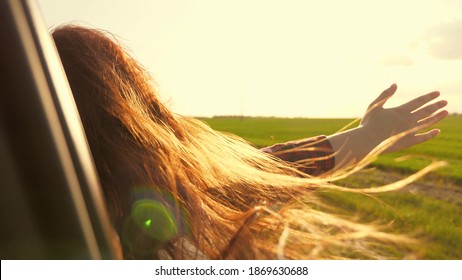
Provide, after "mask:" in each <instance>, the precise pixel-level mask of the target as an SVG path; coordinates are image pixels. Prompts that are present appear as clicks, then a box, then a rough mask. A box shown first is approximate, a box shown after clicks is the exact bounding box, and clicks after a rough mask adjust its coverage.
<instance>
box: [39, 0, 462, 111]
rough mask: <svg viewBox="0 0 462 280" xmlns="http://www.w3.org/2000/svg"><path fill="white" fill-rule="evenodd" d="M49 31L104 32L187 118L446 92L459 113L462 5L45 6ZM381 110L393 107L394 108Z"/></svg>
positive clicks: (58, 2) (208, 0)
mask: <svg viewBox="0 0 462 280" xmlns="http://www.w3.org/2000/svg"><path fill="white" fill-rule="evenodd" d="M39 6H40V8H41V10H42V14H43V16H44V19H45V22H46V24H47V26H48V27H49V28H53V27H56V26H59V25H61V24H64V23H74V24H81V25H85V26H89V27H93V28H98V29H104V30H107V31H110V32H111V33H113V34H115V35H116V36H117V38H118V40H119V41H120V42H121V43H122V44H123V45H124V46H125V47H126V48H127V49H128V50H129V51H130V53H131V54H132V55H133V56H134V57H135V58H136V59H137V60H138V61H139V62H140V63H141V64H142V65H143V66H144V67H145V68H146V69H147V70H148V71H149V72H150V74H151V75H152V76H153V78H154V79H155V81H156V83H157V85H158V87H159V94H160V96H161V100H163V101H164V102H166V103H167V105H168V106H169V107H170V108H171V109H172V110H173V111H175V112H176V113H179V114H182V115H188V116H208V117H210V116H214V115H241V114H243V115H247V116H277V117H311V118H339V117H361V116H362V115H363V113H364V111H365V109H366V108H367V106H368V105H369V103H370V102H372V100H374V99H375V98H376V97H377V95H378V94H379V93H380V92H382V91H383V90H384V89H385V88H387V87H389V86H390V85H391V84H392V83H397V84H398V91H397V93H396V94H395V96H394V97H393V98H392V99H390V100H389V102H388V103H387V106H388V107H393V106H397V105H399V104H402V103H404V102H406V101H409V100H411V99H413V98H415V97H417V96H419V95H421V94H424V93H427V92H431V91H434V90H439V91H440V92H441V94H442V96H441V98H442V99H446V100H447V101H448V102H449V105H448V106H447V109H448V111H449V112H451V113H453V112H459V113H462V1H460V0H426V1H421V0H407V1H403V0H387V1H367V0H349V1H342V0H336V1H334V0H325V1H311V0H306V1H302V0H299V1H297V0H284V1H283V0H280V1H271V0H233V1H225V0H222V1H221V0H194V1H193V0H191V1H188V0H169V1H165V0H149V1H148V0H132V1H128V0H126V1H119V0H67V1H62V0H40V1H39ZM387 106H386V107H387Z"/></svg>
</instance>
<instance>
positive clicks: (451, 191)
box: [202, 116, 462, 259]
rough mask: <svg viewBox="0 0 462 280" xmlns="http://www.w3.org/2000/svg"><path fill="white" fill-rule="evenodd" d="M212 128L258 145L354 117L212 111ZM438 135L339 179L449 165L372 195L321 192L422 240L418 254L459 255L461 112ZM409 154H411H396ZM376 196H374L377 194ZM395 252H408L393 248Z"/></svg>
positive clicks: (354, 182)
mask: <svg viewBox="0 0 462 280" xmlns="http://www.w3.org/2000/svg"><path fill="white" fill-rule="evenodd" d="M202 120H203V121H205V122H206V123H208V124H209V125H210V126H211V127H212V128H214V129H216V130H219V131H226V132H231V133H233V134H236V135H239V136H241V137H242V138H244V139H246V140H247V141H249V142H251V143H252V144H253V145H255V146H257V147H263V146H268V145H272V144H274V143H280V142H284V141H289V140H295V139H301V138H306V137H310V136H316V135H320V134H324V135H329V134H332V133H335V132H337V131H339V130H340V129H341V128H343V127H344V126H345V125H347V124H349V123H351V122H352V121H354V120H352V119H302V118H299V119H283V118H247V117H246V118H239V117H215V118H207V119H202ZM437 127H438V128H440V129H441V131H442V132H441V134H440V135H438V137H437V138H435V139H433V140H432V141H429V142H427V143H423V144H421V145H418V146H415V147H412V148H411V149H408V150H405V151H402V152H399V153H393V154H387V155H381V156H380V157H379V158H378V160H377V161H376V162H374V163H373V164H372V167H373V168H374V169H368V170H365V171H364V172H360V173H358V174H355V175H354V176H351V177H350V178H347V179H345V180H342V181H340V182H338V184H340V185H343V186H347V187H371V186H377V185H383V184H386V183H389V182H392V181H395V180H399V179H400V178H403V177H405V176H407V175H408V174H410V173H412V172H414V171H417V170H419V169H421V168H423V167H424V166H425V165H427V164H429V163H430V162H431V161H433V160H444V161H446V162H447V163H448V165H447V166H445V167H443V168H441V169H438V170H436V171H434V172H433V173H431V174H429V175H427V176H425V177H424V178H422V179H420V180H419V181H417V182H415V183H413V184H411V185H410V186H409V187H407V188H406V189H404V190H403V191H400V192H394V193H384V194H380V195H377V196H375V197H374V198H371V197H367V196H364V195H358V194H350V193H339V192H325V193H324V197H325V199H328V200H333V201H334V202H335V203H338V204H339V205H342V209H344V213H342V214H348V215H354V216H359V217H360V218H361V219H362V220H364V221H377V220H378V221H381V222H383V223H384V224H389V223H391V222H392V223H393V229H392V230H393V231H395V232H399V233H406V234H411V235H412V236H415V237H417V238H419V240H422V242H423V244H425V246H418V250H417V249H416V251H418V253H419V254H418V257H419V258H423V259H462V116H449V117H447V118H446V119H445V120H443V121H442V122H441V123H440V124H438V126H437ZM404 155H412V156H413V157H412V158H411V159H409V160H406V161H402V162H397V161H395V159H396V158H398V157H401V156H404ZM377 198H378V199H377ZM395 256H396V257H397V258H401V257H405V256H406V252H395Z"/></svg>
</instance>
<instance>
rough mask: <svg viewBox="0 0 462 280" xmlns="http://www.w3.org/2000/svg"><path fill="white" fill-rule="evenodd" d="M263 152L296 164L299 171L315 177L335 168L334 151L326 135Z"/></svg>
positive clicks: (264, 149) (292, 142) (289, 143)
mask: <svg viewBox="0 0 462 280" xmlns="http://www.w3.org/2000/svg"><path fill="white" fill-rule="evenodd" d="M261 150H262V151H263V152H266V153H269V154H272V155H274V156H275V157H278V158H280V159H282V160H284V161H287V162H292V163H295V166H296V167H297V169H299V170H300V171H302V172H304V173H307V174H310V175H313V176H319V175H322V174H324V173H326V172H328V171H330V170H332V169H333V168H334V166H335V156H334V150H333V148H332V145H331V144H330V142H329V140H328V139H327V137H326V136H324V135H320V136H316V137H312V138H307V139H303V140H299V141H290V142H287V143H282V144H275V145H273V146H270V147H265V148H262V149H261Z"/></svg>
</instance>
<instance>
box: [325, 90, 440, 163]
mask: <svg viewBox="0 0 462 280" xmlns="http://www.w3.org/2000/svg"><path fill="white" fill-rule="evenodd" d="M396 89H397V86H396V84H393V85H392V86H391V87H389V88H388V89H386V90H384V91H383V92H382V93H381V94H380V95H379V97H377V99H376V100H374V101H373V102H372V103H371V104H370V105H369V107H368V109H367V111H366V114H365V115H364V118H363V119H362V121H361V124H360V126H358V127H357V128H353V129H350V130H347V131H344V132H341V133H337V134H334V135H331V136H329V137H328V139H329V141H330V143H331V145H332V147H333V149H334V151H335V168H336V169H339V168H342V167H345V166H347V165H350V164H354V163H357V162H359V161H360V160H362V159H363V158H364V157H365V156H366V155H367V154H369V153H370V152H371V151H372V150H373V149H374V148H375V147H377V146H378V145H379V144H380V143H382V142H383V141H384V140H386V139H388V138H390V137H393V136H395V135H397V134H399V133H403V132H404V133H405V132H409V133H408V134H405V135H404V137H402V138H401V139H399V140H398V141H396V142H394V143H393V144H391V146H390V147H388V148H387V149H386V150H385V152H394V151H398V150H402V149H406V148H409V147H411V146H414V145H416V144H419V143H422V142H425V141H428V140H430V139H432V138H433V137H435V136H436V135H438V133H439V129H432V130H430V131H428V132H424V133H419V132H420V131H422V130H424V129H426V128H428V127H430V126H432V125H434V124H436V123H437V122H439V121H440V120H442V119H443V118H445V117H446V116H447V115H448V112H447V111H444V110H443V111H440V112H438V110H440V109H442V108H444V107H445V106H446V105H447V101H445V100H441V101H438V102H434V103H431V104H429V103H430V102H431V101H432V100H434V99H435V98H437V97H438V96H439V92H437V91H434V92H431V93H428V94H425V95H422V96H419V97H417V98H416V99H414V100H411V101H409V102H407V103H405V104H403V105H400V106H398V107H394V108H387V109H385V108H383V105H384V104H385V102H387V100H388V99H390V97H392V96H393V94H394V93H395V92H396ZM437 112H438V113H437Z"/></svg>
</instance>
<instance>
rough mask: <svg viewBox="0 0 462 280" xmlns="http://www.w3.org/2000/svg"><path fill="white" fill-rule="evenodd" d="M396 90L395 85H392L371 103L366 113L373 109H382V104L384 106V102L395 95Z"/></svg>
mask: <svg viewBox="0 0 462 280" xmlns="http://www.w3.org/2000/svg"><path fill="white" fill-rule="evenodd" d="M397 88H398V87H397V85H396V84H392V85H391V86H390V87H389V88H387V89H386V90H384V91H383V92H382V93H381V94H380V95H379V97H377V98H376V99H375V100H374V101H372V103H371V105H369V108H368V111H372V110H374V109H375V108H382V107H383V104H385V102H387V100H388V99H390V97H392V96H393V94H395V92H396V89H397Z"/></svg>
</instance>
